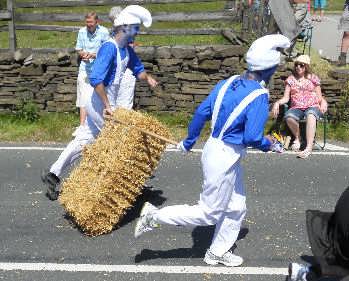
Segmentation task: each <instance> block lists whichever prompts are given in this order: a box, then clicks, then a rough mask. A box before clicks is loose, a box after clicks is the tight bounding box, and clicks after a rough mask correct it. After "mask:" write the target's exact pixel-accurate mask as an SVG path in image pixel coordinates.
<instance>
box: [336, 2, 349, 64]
mask: <svg viewBox="0 0 349 281" xmlns="http://www.w3.org/2000/svg"><path fill="white" fill-rule="evenodd" d="M338 29H339V30H343V31H344V32H343V37H342V43H341V53H340V55H339V57H338V66H344V65H346V63H347V52H348V49H349V0H346V1H345V3H344V11H343V15H342V17H341V19H340V22H339V26H338Z"/></svg>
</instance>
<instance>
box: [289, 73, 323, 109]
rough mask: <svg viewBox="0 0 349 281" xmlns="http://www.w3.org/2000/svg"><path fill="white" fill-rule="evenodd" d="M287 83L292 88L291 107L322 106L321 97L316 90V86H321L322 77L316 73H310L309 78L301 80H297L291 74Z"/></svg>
mask: <svg viewBox="0 0 349 281" xmlns="http://www.w3.org/2000/svg"><path fill="white" fill-rule="evenodd" d="M285 83H286V85H289V86H290V88H291V91H290V98H291V108H298V109H307V108H309V107H320V99H319V97H318V95H317V94H316V92H315V88H316V87H317V86H320V79H319V77H317V76H316V75H315V74H310V76H309V77H308V79H301V80H297V79H296V78H295V77H294V76H293V75H291V76H289V77H288V78H287V79H286V82H285Z"/></svg>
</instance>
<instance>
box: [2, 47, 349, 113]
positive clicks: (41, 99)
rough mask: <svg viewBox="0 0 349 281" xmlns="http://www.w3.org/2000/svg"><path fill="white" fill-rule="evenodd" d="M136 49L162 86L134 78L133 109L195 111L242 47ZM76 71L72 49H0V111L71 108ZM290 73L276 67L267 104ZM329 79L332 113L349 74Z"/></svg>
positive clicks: (237, 63)
mask: <svg viewBox="0 0 349 281" xmlns="http://www.w3.org/2000/svg"><path fill="white" fill-rule="evenodd" d="M136 52H137V53H138V55H139V57H140V58H141V59H142V61H143V63H144V65H145V68H146V70H147V71H148V72H150V73H151V74H152V75H154V77H156V79H157V80H158V81H159V82H160V86H159V87H157V88H156V89H155V90H154V91H152V90H150V89H149V87H148V86H147V84H146V83H145V82H137V86H136V95H135V108H136V109H144V110H149V111H186V112H193V111H194V110H195V108H196V107H197V105H198V104H199V103H200V102H201V101H202V100H203V99H204V98H205V97H206V96H207V94H208V93H209V92H210V90H211V89H212V88H213V86H214V85H215V84H216V83H217V82H218V81H219V80H222V79H225V78H227V77H229V76H230V75H232V74H235V73H241V72H242V71H243V70H244V67H245V62H244V59H243V56H244V54H245V52H246V47H245V46H236V45H217V46H172V47H170V46H168V47H137V49H136ZM77 72H78V63H77V56H76V54H75V53H74V52H73V50H65V51H59V52H57V51H56V52H52V50H51V51H50V52H49V50H47V51H46V52H44V51H40V52H37V51H36V52H32V50H30V49H22V50H19V51H17V52H16V53H15V54H13V53H10V52H0V111H10V110H13V108H15V106H16V105H17V104H19V103H20V102H21V100H30V101H33V102H34V103H36V104H37V105H38V106H39V108H40V110H42V111H49V112H69V111H75V110H76V108H75V99H76V79H77ZM289 74H290V70H289V69H286V68H285V67H280V68H279V70H278V72H277V74H276V75H275V76H274V79H273V81H272V82H271V86H270V88H271V95H270V99H271V102H273V101H275V100H276V99H277V98H279V97H281V95H282V93H283V89H284V82H283V81H284V80H285V78H286V77H287V76H288V75H289ZM332 77H333V78H331V79H327V80H324V81H322V90H323V93H324V95H325V96H326V98H327V99H328V101H329V105H330V106H329V108H330V114H331V115H334V114H336V104H337V103H338V102H339V101H340V100H341V98H342V97H341V95H342V89H343V87H344V86H343V85H344V84H345V83H346V81H347V80H348V75H346V74H342V75H337V76H336V75H332Z"/></svg>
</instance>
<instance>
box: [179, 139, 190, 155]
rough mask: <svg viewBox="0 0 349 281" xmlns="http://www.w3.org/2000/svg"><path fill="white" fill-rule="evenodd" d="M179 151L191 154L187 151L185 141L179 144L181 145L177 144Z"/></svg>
mask: <svg viewBox="0 0 349 281" xmlns="http://www.w3.org/2000/svg"><path fill="white" fill-rule="evenodd" d="M177 149H178V150H179V151H182V152H185V153H188V152H189V150H187V149H186V148H185V147H184V145H183V141H181V142H179V143H178V144H177Z"/></svg>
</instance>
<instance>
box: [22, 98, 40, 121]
mask: <svg viewBox="0 0 349 281" xmlns="http://www.w3.org/2000/svg"><path fill="white" fill-rule="evenodd" d="M16 117H17V118H18V119H20V120H25V121H29V122H35V121H37V120H39V118H40V115H39V107H38V106H37V104H35V103H34V102H33V101H27V100H22V101H21V102H20V104H19V105H18V106H17V108H16Z"/></svg>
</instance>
